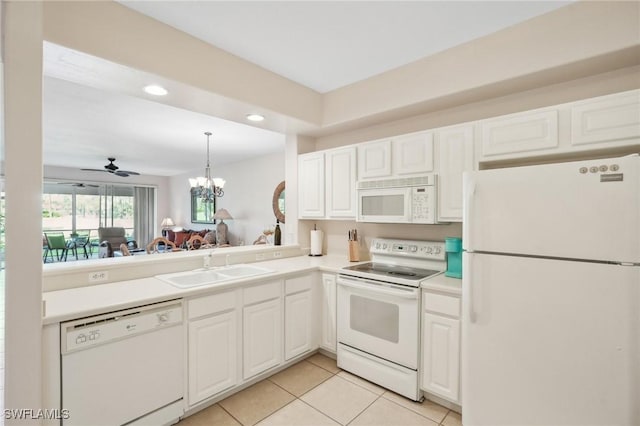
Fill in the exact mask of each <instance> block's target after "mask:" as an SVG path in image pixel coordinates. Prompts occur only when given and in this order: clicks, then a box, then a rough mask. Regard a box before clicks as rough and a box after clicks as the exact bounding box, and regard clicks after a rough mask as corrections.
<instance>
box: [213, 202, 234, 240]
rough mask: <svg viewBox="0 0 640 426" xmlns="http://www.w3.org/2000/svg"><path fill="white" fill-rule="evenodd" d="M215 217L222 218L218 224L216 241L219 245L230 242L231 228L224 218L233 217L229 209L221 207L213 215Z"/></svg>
mask: <svg viewBox="0 0 640 426" xmlns="http://www.w3.org/2000/svg"><path fill="white" fill-rule="evenodd" d="M213 218H214V219H216V220H220V223H218V225H217V226H216V242H217V243H218V245H222V244H229V241H228V240H227V230H228V229H229V228H228V227H227V224H226V223H224V220H225V219H227V220H231V219H233V217H232V216H231V214H230V213H229V212H228V211H227V209H220V210H218V211H217V212H216V214H214V215H213Z"/></svg>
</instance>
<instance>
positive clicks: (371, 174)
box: [358, 140, 391, 179]
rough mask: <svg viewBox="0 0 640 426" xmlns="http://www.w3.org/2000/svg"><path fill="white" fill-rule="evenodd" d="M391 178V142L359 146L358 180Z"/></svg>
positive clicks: (369, 143)
mask: <svg viewBox="0 0 640 426" xmlns="http://www.w3.org/2000/svg"><path fill="white" fill-rule="evenodd" d="M385 176H391V141H390V140H384V141H376V142H367V143H363V144H359V145H358V179H369V178H379V177H385Z"/></svg>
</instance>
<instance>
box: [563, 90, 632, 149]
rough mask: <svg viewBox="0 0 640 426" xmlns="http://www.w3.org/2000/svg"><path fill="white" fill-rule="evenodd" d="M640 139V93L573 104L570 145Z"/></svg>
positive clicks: (626, 93) (619, 94)
mask: <svg viewBox="0 0 640 426" xmlns="http://www.w3.org/2000/svg"><path fill="white" fill-rule="evenodd" d="M638 137H640V90H633V91H630V92H624V93H617V94H615V95H609V96H602V97H599V98H595V99H589V100H586V101H583V102H577V103H575V104H573V107H572V108H571V144H572V145H587V144H595V143H599V142H607V143H611V142H614V141H619V140H623V139H631V138H638Z"/></svg>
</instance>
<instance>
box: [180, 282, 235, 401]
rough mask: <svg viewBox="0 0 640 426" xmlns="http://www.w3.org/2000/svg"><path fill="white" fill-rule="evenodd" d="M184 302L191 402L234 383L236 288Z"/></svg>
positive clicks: (220, 390) (189, 399)
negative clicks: (186, 311)
mask: <svg viewBox="0 0 640 426" xmlns="http://www.w3.org/2000/svg"><path fill="white" fill-rule="evenodd" d="M187 306H188V316H189V323H188V337H187V338H188V360H189V364H188V365H189V366H188V375H189V386H188V401H189V405H190V406H192V405H194V404H196V403H198V402H200V401H203V400H205V399H207V398H209V397H211V396H213V395H215V394H217V393H220V392H222V391H224V390H226V389H229V388H232V387H233V386H235V385H236V384H238V375H237V371H238V369H237V362H238V361H237V360H238V355H239V354H238V338H237V336H238V312H237V310H236V309H235V308H236V292H235V291H230V292H226V293H221V294H215V295H210V296H206V297H201V298H198V299H193V300H190V301H188V303H187ZM192 318H193V319H192ZM196 318H197V319H196Z"/></svg>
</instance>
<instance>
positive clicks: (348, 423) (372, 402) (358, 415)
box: [343, 379, 382, 426]
mask: <svg viewBox="0 0 640 426" xmlns="http://www.w3.org/2000/svg"><path fill="white" fill-rule="evenodd" d="M343 380H344V379H343ZM354 385H356V386H358V384H356V383H354ZM360 387H361V388H362V389H364V388H363V387H362V386H360ZM369 392H371V391H369ZM374 395H375V394H374ZM376 396H377V398H376V399H374V400H373V401H371V404H369V405H367V406H366V407H364V409H363V410H362V411H360V412H359V413H358V414H356V416H355V417H354V418H352V419H351V421H349V422H347V424H346V425H345V426H347V425H350V424H351V423H353V422H354V420H355V419H357V418H358V417H360V415H361V414H362V413H364V412H365V411H367V409H368V408H369V407H371V406H372V405H373V404H374V403H375V402H376V401H377V400H379V399H380V398H382V395H376Z"/></svg>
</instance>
